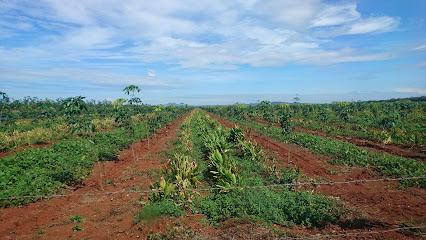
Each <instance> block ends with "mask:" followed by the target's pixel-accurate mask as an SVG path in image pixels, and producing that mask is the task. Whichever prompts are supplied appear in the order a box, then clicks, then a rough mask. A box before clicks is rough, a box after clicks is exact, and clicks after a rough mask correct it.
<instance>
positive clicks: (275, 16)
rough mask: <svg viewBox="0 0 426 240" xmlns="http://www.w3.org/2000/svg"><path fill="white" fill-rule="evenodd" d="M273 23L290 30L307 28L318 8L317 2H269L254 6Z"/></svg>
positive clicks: (274, 0)
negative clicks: (282, 25)
mask: <svg viewBox="0 0 426 240" xmlns="http://www.w3.org/2000/svg"><path fill="white" fill-rule="evenodd" d="M256 7H258V8H259V9H260V10H262V12H263V13H264V14H266V15H267V16H269V17H270V18H271V19H272V20H273V21H275V22H277V23H281V24H284V25H285V26H288V27H291V28H296V29H297V28H304V27H306V26H308V24H309V22H310V21H311V19H312V17H313V16H314V15H315V14H316V13H317V11H318V9H319V8H320V1H319V0H298V1H293V0H284V1H283V0H270V1H259V2H258V3H257V5H256Z"/></svg>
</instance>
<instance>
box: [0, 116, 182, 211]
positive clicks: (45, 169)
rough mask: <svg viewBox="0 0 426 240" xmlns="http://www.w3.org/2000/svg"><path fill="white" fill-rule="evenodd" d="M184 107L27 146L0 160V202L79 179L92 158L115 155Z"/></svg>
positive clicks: (52, 190)
mask: <svg viewBox="0 0 426 240" xmlns="http://www.w3.org/2000/svg"><path fill="white" fill-rule="evenodd" d="M183 110H185V109H176V110H175V111H167V112H166V111H164V112H161V113H159V114H158V116H157V117H155V118H152V119H149V120H147V121H146V122H140V123H133V124H131V125H129V126H127V127H123V128H118V129H115V130H112V131H109V132H104V133H98V134H96V135H92V136H86V137H84V138H79V139H72V140H67V141H62V142H59V143H55V144H53V145H52V146H51V147H48V148H41V149H35V148H30V149H27V150H25V151H22V152H18V153H17V154H16V155H11V156H8V157H6V158H2V159H1V161H0V199H1V198H10V197H18V198H16V199H6V200H4V199H3V200H0V206H2V207H7V206H10V205H17V204H25V203H29V202H32V201H35V200H37V198H19V196H27V195H30V196H31V195H47V194H52V193H55V192H58V191H60V189H61V188H62V187H65V186H67V185H71V184H74V183H75V182H78V181H81V180H82V179H84V178H85V177H87V175H88V174H90V171H91V168H92V166H93V164H94V163H95V161H97V160H98V161H110V160H114V159H116V156H117V154H118V153H119V151H121V150H123V149H125V148H127V146H128V145H129V144H130V143H131V142H133V141H135V140H136V139H143V138H146V137H147V136H148V135H150V134H152V132H153V131H155V130H156V129H159V128H161V127H164V125H165V124H167V123H169V122H171V121H172V120H174V119H175V118H177V117H178V116H180V115H182V114H183V112H184V111H183Z"/></svg>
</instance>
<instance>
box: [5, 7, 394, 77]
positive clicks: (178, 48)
mask: <svg viewBox="0 0 426 240" xmlns="http://www.w3.org/2000/svg"><path fill="white" fill-rule="evenodd" d="M11 9H12V10H13V9H18V10H19V11H22V12H25V13H26V15H27V16H26V17H22V18H20V19H17V22H16V23H13V24H15V25H16V26H21V27H20V28H19V29H18V28H17V29H16V30H13V31H14V33H15V34H19V33H21V32H25V31H31V28H33V27H34V26H38V27H42V28H45V29H46V30H47V31H46V33H44V35H41V36H40V37H39V38H38V39H34V41H31V43H29V44H28V45H26V46H21V47H19V48H17V47H15V48H14V47H10V46H9V47H8V49H7V50H4V51H3V54H2V52H1V51H0V61H2V62H6V63H9V64H12V63H13V62H15V63H19V62H20V63H31V64H37V63H38V64H40V65H42V64H48V63H49V62H53V63H61V64H62V66H63V63H66V66H68V65H76V66H78V65H79V64H80V65H81V66H84V67H85V68H86V67H87V65H89V66H90V64H93V62H95V61H96V60H102V61H103V62H104V61H105V60H106V61H116V62H117V63H119V62H123V61H127V62H132V63H150V62H162V63H166V64H173V65H176V66H177V67H182V68H210V69H235V68H237V67H238V65H239V64H248V65H252V66H278V65H285V64H288V63H301V64H319V65H324V64H334V63H339V62H351V61H374V60H382V59H388V58H389V57H390V56H392V54H389V53H376V52H375V53H369V52H367V51H364V52H360V51H357V50H356V49H351V48H350V46H346V47H345V46H344V47H342V48H341V49H334V50H327V49H324V48H323V47H322V44H321V41H322V40H319V39H317V38H316V37H315V34H314V33H316V31H320V32H321V31H322V34H321V36H322V37H323V38H322V39H324V38H332V37H334V36H338V35H345V34H366V33H371V32H386V31H392V30H393V29H395V28H396V26H397V25H398V20H396V19H394V18H392V17H387V16H383V17H371V18H363V17H362V16H361V14H360V13H359V12H358V11H357V9H356V4H354V3H351V4H340V3H339V4H333V3H327V4H324V3H322V2H321V1H320V0H300V1H293V0H286V1H279V0H270V1H255V0H252V1H243V0H241V1H226V0H206V1H195V0H187V1H178V0H176V1H172V0H168V1H166V0H162V1H138V0H128V1H114V0H104V1H100V0H93V1H85V0H74V1H62V0H45V1H41V2H40V3H38V2H37V3H35V2H32V1H26V2H25V4H18V3H15V2H8V4H4V5H3V6H1V5H0V12H13V11H11ZM5 21H6V23H8V24H11V23H10V22H9V21H7V19H6V20H2V19H1V17H0V25H1V23H2V22H5ZM271 23H272V24H271ZM3 25H5V24H3ZM55 26H61V27H57V28H55ZM53 29H58V30H53ZM7 30H9V31H10V28H7ZM4 31H5V30H2V29H1V26H0V32H4ZM349 49H351V50H349ZM0 50H1V49H0ZM97 64H99V63H97Z"/></svg>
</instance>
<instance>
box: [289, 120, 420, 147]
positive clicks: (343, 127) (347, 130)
mask: <svg viewBox="0 0 426 240" xmlns="http://www.w3.org/2000/svg"><path fill="white" fill-rule="evenodd" d="M294 124H295V125H297V126H302V127H305V128H309V129H311V130H320V131H324V132H325V133H329V134H333V135H338V136H357V137H360V138H364V139H370V140H375V141H378V142H383V143H398V144H406V145H418V146H423V145H425V144H426V134H425V133H424V132H418V133H407V132H405V131H402V130H401V129H400V128H398V127H395V128H392V130H390V131H388V130H381V129H375V128H371V127H365V126H363V125H360V124H338V125H337V124H330V123H325V122H321V121H316V120H310V119H298V120H295V121H294Z"/></svg>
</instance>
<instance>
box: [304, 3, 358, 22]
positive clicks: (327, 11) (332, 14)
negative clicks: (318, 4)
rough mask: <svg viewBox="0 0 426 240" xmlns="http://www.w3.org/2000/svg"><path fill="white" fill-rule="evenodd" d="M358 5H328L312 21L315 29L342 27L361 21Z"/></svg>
mask: <svg viewBox="0 0 426 240" xmlns="http://www.w3.org/2000/svg"><path fill="white" fill-rule="evenodd" d="M360 16H361V14H360V13H359V12H358V11H357V10H356V4H346V5H326V6H325V7H324V9H323V10H322V11H321V12H320V13H319V14H318V15H317V16H316V18H315V19H313V21H312V26H313V27H321V26H333V25H341V24H345V23H348V22H352V21H355V20H357V19H359V18H360Z"/></svg>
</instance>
